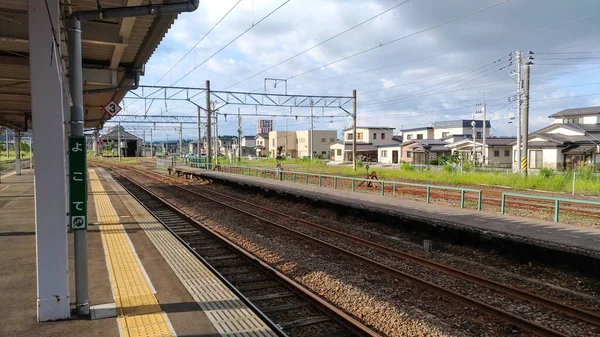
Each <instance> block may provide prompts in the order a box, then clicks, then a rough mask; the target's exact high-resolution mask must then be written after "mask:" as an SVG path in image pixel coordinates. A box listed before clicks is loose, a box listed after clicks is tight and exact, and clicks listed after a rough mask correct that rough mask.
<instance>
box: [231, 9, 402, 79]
mask: <svg viewBox="0 0 600 337" xmlns="http://www.w3.org/2000/svg"><path fill="white" fill-rule="evenodd" d="M409 1H410V0H405V1H403V2H401V3H399V4H396V5H395V6H393V7H390V8H388V9H386V10H385V11H383V12H381V13H379V14H377V15H375V16H372V17H370V18H368V19H366V20H364V21H362V22H360V23H358V24H356V25H354V26H352V27H350V28H348V29H346V30H344V31H342V32H340V33H337V34H335V35H334V36H332V37H330V38H328V39H326V40H324V41H323V42H320V43H318V44H316V45H314V46H312V47H310V48H308V49H305V50H303V51H301V52H299V53H298V54H296V55H294V56H291V57H289V58H287V59H285V60H283V61H281V62H279V63H277V64H274V65H272V66H270V67H268V68H266V69H264V70H261V71H259V72H258V73H256V74H254V75H252V76H249V77H246V78H245V79H243V80H241V81H238V82H236V83H234V84H232V85H230V86H227V87H225V89H223V90H227V89H229V88H231V87H233V86H235V85H238V84H240V83H242V82H245V81H247V80H249V79H252V78H254V77H255V76H258V75H260V74H262V73H265V72H267V71H269V70H271V69H273V68H276V67H278V66H280V65H282V64H284V63H286V62H288V61H290V60H293V59H294V58H296V57H298V56H300V55H302V54H304V53H306V52H308V51H311V50H313V49H315V48H317V47H319V46H321V45H323V44H325V43H327V42H329V41H331V40H334V39H336V38H338V37H340V36H342V35H344V34H346V33H348V32H349V31H351V30H354V29H356V28H358V27H360V26H362V25H364V24H365V23H367V22H369V21H371V20H373V19H375V18H377V17H379V16H381V15H383V14H385V13H387V12H389V11H391V10H394V9H396V8H398V7H400V6H402V5H404V4H405V3H407V2H409Z"/></svg>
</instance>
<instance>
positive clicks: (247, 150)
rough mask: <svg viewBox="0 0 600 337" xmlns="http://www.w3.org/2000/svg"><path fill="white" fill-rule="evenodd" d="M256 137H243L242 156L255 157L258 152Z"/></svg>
mask: <svg viewBox="0 0 600 337" xmlns="http://www.w3.org/2000/svg"><path fill="white" fill-rule="evenodd" d="M254 137H255V136H242V156H247V155H255V154H256V151H255V149H254V147H255V146H256V139H254Z"/></svg>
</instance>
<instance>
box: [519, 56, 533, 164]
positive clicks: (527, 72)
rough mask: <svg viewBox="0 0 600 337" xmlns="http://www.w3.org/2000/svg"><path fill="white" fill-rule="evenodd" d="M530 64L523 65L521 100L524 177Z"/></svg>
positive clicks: (526, 161) (527, 141)
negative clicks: (522, 93)
mask: <svg viewBox="0 0 600 337" xmlns="http://www.w3.org/2000/svg"><path fill="white" fill-rule="evenodd" d="M531 64H532V63H531V62H529V61H527V63H525V83H524V85H523V87H524V88H523V89H524V91H525V95H524V96H525V99H524V100H523V151H524V154H523V163H522V167H521V168H522V169H523V173H524V174H525V176H527V168H528V167H529V163H528V152H529V151H528V145H529V144H528V143H529V74H530V66H531Z"/></svg>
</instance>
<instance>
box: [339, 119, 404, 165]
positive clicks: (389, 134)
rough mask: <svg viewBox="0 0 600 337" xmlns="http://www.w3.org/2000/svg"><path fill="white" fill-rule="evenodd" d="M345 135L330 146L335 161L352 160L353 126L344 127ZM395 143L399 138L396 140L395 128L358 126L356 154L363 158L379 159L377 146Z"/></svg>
mask: <svg viewBox="0 0 600 337" xmlns="http://www.w3.org/2000/svg"><path fill="white" fill-rule="evenodd" d="M343 137H344V139H343V140H341V141H339V142H337V143H336V144H333V145H331V146H329V153H330V159H331V160H333V161H338V162H342V161H352V139H353V131H352V128H347V129H344V135H343ZM394 143H397V140H394V128H389V127H376V126H370V127H367V126H357V127H356V155H357V156H359V158H360V159H362V160H365V161H370V162H377V161H379V153H378V151H377V146H378V145H388V144H394Z"/></svg>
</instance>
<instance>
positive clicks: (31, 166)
mask: <svg viewBox="0 0 600 337" xmlns="http://www.w3.org/2000/svg"><path fill="white" fill-rule="evenodd" d="M32 153H33V148H32V147H31V136H29V170H33V156H32V155H31V154H32Z"/></svg>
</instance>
